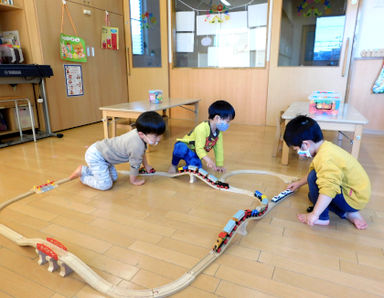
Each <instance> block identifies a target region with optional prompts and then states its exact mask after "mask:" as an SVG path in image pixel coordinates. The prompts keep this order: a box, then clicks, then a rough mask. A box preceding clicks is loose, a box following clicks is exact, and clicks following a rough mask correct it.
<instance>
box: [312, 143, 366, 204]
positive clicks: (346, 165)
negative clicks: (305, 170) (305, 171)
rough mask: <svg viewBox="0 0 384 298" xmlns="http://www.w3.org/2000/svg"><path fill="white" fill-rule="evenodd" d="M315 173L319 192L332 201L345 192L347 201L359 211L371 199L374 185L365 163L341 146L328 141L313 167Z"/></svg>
mask: <svg viewBox="0 0 384 298" xmlns="http://www.w3.org/2000/svg"><path fill="white" fill-rule="evenodd" d="M311 170H315V171H316V175H317V181H316V184H317V186H318V187H319V193H320V194H324V195H326V196H328V197H330V198H334V197H335V196H336V194H340V191H341V190H340V186H341V188H342V190H343V195H344V198H345V201H346V202H347V203H348V205H349V206H351V207H352V208H355V209H357V210H360V209H363V208H364V207H365V205H366V204H367V203H368V201H369V198H370V196H371V182H370V180H369V177H368V175H367V173H366V172H365V170H364V168H363V167H362V166H361V164H360V163H359V162H358V161H357V160H356V159H355V158H354V157H353V156H352V155H351V154H349V153H348V152H347V151H345V150H344V149H342V148H340V147H339V146H337V145H335V144H333V143H331V142H328V141H324V143H323V144H321V146H320V148H319V151H318V152H317V154H316V155H315V157H314V158H313V160H312V163H311V164H310V166H309V171H311Z"/></svg>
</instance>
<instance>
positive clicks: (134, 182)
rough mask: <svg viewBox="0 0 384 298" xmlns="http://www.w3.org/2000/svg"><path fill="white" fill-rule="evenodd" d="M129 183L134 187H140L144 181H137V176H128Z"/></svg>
mask: <svg viewBox="0 0 384 298" xmlns="http://www.w3.org/2000/svg"><path fill="white" fill-rule="evenodd" d="M129 181H130V182H131V183H132V184H133V185H136V186H140V185H143V184H144V183H145V180H144V179H137V176H129Z"/></svg>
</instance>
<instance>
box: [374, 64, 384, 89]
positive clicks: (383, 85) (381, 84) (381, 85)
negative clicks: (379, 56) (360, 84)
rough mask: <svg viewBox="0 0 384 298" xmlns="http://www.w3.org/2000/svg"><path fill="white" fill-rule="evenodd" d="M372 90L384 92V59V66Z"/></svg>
mask: <svg viewBox="0 0 384 298" xmlns="http://www.w3.org/2000/svg"><path fill="white" fill-rule="evenodd" d="M372 91H373V93H374V94H383V93H384V61H383V67H382V68H381V72H380V74H379V77H378V78H377V80H376V82H375V85H373V88H372Z"/></svg>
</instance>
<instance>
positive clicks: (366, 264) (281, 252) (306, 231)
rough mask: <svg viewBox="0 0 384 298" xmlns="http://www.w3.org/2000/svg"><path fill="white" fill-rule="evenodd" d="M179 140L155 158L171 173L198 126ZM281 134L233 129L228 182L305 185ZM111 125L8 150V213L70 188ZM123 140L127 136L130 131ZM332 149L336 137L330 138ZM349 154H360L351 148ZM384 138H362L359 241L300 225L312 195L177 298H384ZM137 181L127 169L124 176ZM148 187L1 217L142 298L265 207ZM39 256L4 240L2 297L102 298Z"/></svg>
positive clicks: (198, 189)
mask: <svg viewBox="0 0 384 298" xmlns="http://www.w3.org/2000/svg"><path fill="white" fill-rule="evenodd" d="M170 126H171V136H170V137H167V138H164V139H163V140H162V142H161V143H160V144H159V145H158V146H157V147H154V148H151V149H150V152H149V153H148V158H149V162H150V163H151V164H152V165H153V166H154V167H155V168H156V169H157V170H160V171H166V170H167V168H168V166H169V162H170V159H171V152H172V147H173V143H174V141H175V138H176V137H181V136H183V135H184V134H185V133H186V132H188V131H189V130H190V129H191V128H192V126H193V123H192V122H185V121H184V122H183V121H171V124H170ZM274 131H275V128H273V127H254V126H240V125H231V127H230V129H229V130H228V131H227V132H226V133H225V135H224V147H225V165H226V167H227V170H228V171H234V170H240V169H258V170H269V171H276V172H280V173H283V174H286V175H294V176H301V175H303V174H305V172H306V169H307V167H308V162H307V161H298V159H297V157H296V156H295V155H294V154H293V153H292V154H291V158H290V164H289V166H281V165H280V163H279V162H280V160H279V159H278V158H277V159H276V158H273V157H272V154H271V150H272V148H273V139H274ZM102 132H103V129H102V125H101V124H100V123H99V124H94V125H89V126H84V127H81V128H76V129H72V130H68V131H65V132H64V138H62V139H58V138H48V139H43V140H40V141H38V142H37V143H26V144H23V145H16V146H12V147H7V148H3V149H0V166H1V170H0V187H1V188H0V189H1V192H0V202H4V201H6V200H8V199H11V198H13V197H15V196H17V195H19V194H21V193H25V192H27V191H28V190H30V189H31V187H32V186H33V185H37V184H43V183H45V182H46V180H47V179H54V180H59V179H62V178H65V177H67V176H69V174H70V173H71V172H72V170H73V169H74V168H75V167H76V166H77V165H78V164H81V163H83V160H84V152H85V150H86V148H87V146H89V145H90V144H92V143H93V142H95V141H96V140H99V139H101V138H102ZM120 132H121V131H120ZM326 136H327V139H330V140H334V139H335V135H333V134H330V135H326ZM343 147H345V148H346V149H348V150H350V147H351V146H350V145H349V144H348V143H347V142H345V143H344V144H343ZM383 147H384V137H383V136H377V135H364V136H363V140H362V146H361V152H360V161H361V162H362V164H363V166H364V167H365V168H366V170H367V172H368V174H369V176H370V177H371V181H372V198H371V201H370V203H369V204H368V207H367V208H366V209H365V210H363V212H362V214H363V215H364V217H365V218H366V219H367V221H368V223H369V228H368V229H367V230H366V231H358V230H356V229H354V228H353V226H352V225H351V224H350V223H349V222H347V221H345V220H341V219H339V218H336V217H334V216H331V224H330V226H328V227H313V228H310V227H308V226H306V225H304V224H301V223H299V222H298V221H297V219H296V214H297V213H298V212H304V210H305V209H306V208H307V207H308V206H309V203H308V199H307V198H306V194H307V191H308V189H307V188H306V187H303V188H302V189H301V190H300V191H299V192H298V193H297V194H296V195H295V196H293V197H290V198H289V199H287V201H285V202H283V203H282V204H281V205H279V206H277V207H276V208H275V209H273V210H272V212H271V213H269V214H268V215H267V216H266V217H265V218H263V219H262V220H260V221H255V222H252V223H251V224H249V225H248V232H249V233H248V235H246V236H245V237H243V236H236V239H234V241H232V243H231V246H230V247H229V248H228V249H227V250H226V251H225V253H224V254H223V255H222V256H221V257H220V258H219V259H218V260H217V261H216V262H215V263H213V264H212V265H211V266H210V267H209V268H208V269H206V270H205V271H204V273H203V274H201V275H200V276H199V277H198V278H197V280H196V281H195V282H193V283H192V285H191V286H189V287H188V288H186V289H184V290H183V291H181V292H179V293H177V294H176V295H174V297H272V296H273V297H321V296H323V297H324V296H327V297H380V296H381V297H383V296H384V225H383V224H384V183H383V181H384V155H383V154H382V152H383ZM117 168H118V170H129V166H128V165H127V164H123V165H120V166H118V167H117ZM146 180H147V183H146V184H145V185H144V186H141V187H135V186H132V185H130V184H129V179H128V177H127V176H123V175H120V176H119V179H118V181H117V183H116V184H115V185H114V186H113V188H112V189H111V190H109V191H105V192H102V191H97V190H93V189H91V188H89V187H86V186H84V185H82V184H81V183H80V182H79V181H78V180H76V181H71V182H68V183H65V184H63V185H61V186H59V187H58V188H56V189H54V190H52V191H49V192H46V193H43V194H40V195H37V194H36V195H33V196H31V197H28V198H26V199H24V200H21V201H19V202H17V203H14V204H13V205H10V206H8V207H7V208H5V209H4V210H3V211H1V212H0V223H2V224H5V225H7V226H9V227H11V228H12V229H14V230H16V231H17V232H18V233H20V234H23V235H24V236H26V237H40V238H45V237H54V238H56V239H58V240H59V241H61V242H63V243H64V244H65V245H66V246H67V247H68V249H69V250H70V251H71V252H72V253H74V254H76V255H77V256H78V257H80V258H81V259H82V260H83V261H84V262H86V263H87V264H88V265H89V266H91V267H92V268H93V269H94V270H95V271H96V272H97V273H98V274H100V275H101V276H103V277H104V278H105V279H107V280H108V281H110V282H112V283H114V284H116V285H119V286H122V287H128V288H133V289H143V288H152V287H157V286H161V285H164V284H166V283H169V282H171V281H173V280H175V279H177V278H178V277H180V276H181V275H182V274H183V273H184V272H185V271H187V270H188V269H189V268H191V267H192V266H193V265H194V264H195V263H197V262H198V261H199V260H200V259H201V258H202V257H203V256H205V255H206V254H207V253H208V252H209V250H210V249H211V247H212V245H213V244H214V242H215V240H216V236H217V234H218V233H219V232H220V231H221V229H222V227H223V226H224V225H225V224H226V222H227V220H228V219H229V218H231V216H232V215H233V214H234V213H235V212H236V211H237V210H239V209H244V208H250V207H254V206H256V205H257V203H256V202H255V201H254V200H253V199H252V198H249V197H245V196H242V195H236V194H232V193H226V192H220V191H216V190H214V189H211V188H210V187H208V186H207V185H206V184H204V183H202V182H197V183H195V184H189V183H188V179H187V177H180V178H176V179H170V178H164V177H150V178H147V179H146ZM229 183H230V184H233V185H234V186H237V187H240V188H243V189H248V190H252V191H253V190H256V189H257V190H260V191H261V192H264V193H266V194H267V195H268V196H269V197H272V196H273V195H275V194H277V193H279V192H280V191H282V190H283V189H284V188H285V185H284V183H283V182H281V181H280V180H278V179H277V178H274V177H270V176H260V175H241V176H233V177H231V178H230V179H229ZM36 261H37V256H36V254H35V252H34V249H33V248H31V247H25V248H21V247H18V246H16V245H15V244H14V243H12V242H11V241H9V240H7V239H5V238H4V237H2V236H0V297H102V296H103V295H101V294H99V293H98V292H96V291H95V290H93V289H92V288H91V287H89V286H88V285H87V284H85V283H84V282H83V281H82V279H81V278H80V277H79V276H78V275H76V274H72V275H70V276H68V277H66V278H62V277H60V276H59V275H58V273H57V272H56V273H50V272H48V271H47V266H46V265H45V266H44V265H43V266H39V265H37V263H36Z"/></svg>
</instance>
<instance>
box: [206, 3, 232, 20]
mask: <svg viewBox="0 0 384 298" xmlns="http://www.w3.org/2000/svg"><path fill="white" fill-rule="evenodd" d="M228 20H229V12H228V8H227V7H226V6H225V5H223V4H219V5H212V6H211V9H210V10H209V13H208V14H207V15H206V16H205V20H204V21H205V22H209V23H211V24H214V23H223V22H225V21H228Z"/></svg>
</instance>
